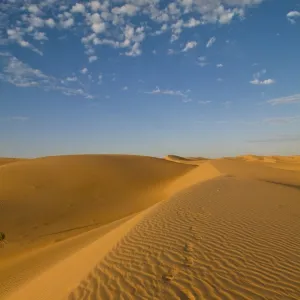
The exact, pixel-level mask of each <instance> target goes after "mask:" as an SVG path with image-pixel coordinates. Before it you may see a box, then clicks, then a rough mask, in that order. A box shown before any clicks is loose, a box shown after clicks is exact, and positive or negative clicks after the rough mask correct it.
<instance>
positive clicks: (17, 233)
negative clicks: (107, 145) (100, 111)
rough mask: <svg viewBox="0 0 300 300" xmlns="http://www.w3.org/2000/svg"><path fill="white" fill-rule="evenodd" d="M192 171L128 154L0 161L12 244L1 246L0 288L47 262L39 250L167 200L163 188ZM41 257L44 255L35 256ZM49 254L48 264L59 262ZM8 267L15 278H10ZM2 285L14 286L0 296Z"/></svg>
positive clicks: (0, 217) (4, 218)
mask: <svg viewBox="0 0 300 300" xmlns="http://www.w3.org/2000/svg"><path fill="white" fill-rule="evenodd" d="M190 169H193V167H191V166H185V165H180V164H175V163H172V162H168V161H165V160H162V159H156V158H151V157H141V156H140V157H139V156H124V155H123V156H120V155H83V156H59V157H45V158H38V159H32V160H24V161H19V162H14V163H7V164H5V165H2V166H1V167H0V183H1V185H0V202H1V210H0V230H1V231H3V232H5V233H6V236H7V240H8V244H7V245H6V246H5V248H2V249H0V250H1V256H0V274H1V275H0V286H1V283H3V284H4V282H5V284H6V285H7V284H8V285H12V287H13V285H14V284H15V283H14V282H13V281H19V280H21V279H22V280H23V279H24V276H23V275H22V276H21V277H22V278H20V276H19V275H18V276H17V277H18V279H16V278H15V276H16V274H17V273H19V271H20V272H21V271H22V272H23V271H24V270H25V269H26V268H30V269H34V267H35V266H33V265H32V264H33V263H32V262H33V261H35V264H36V265H44V266H46V265H45V262H44V259H43V258H45V257H44V256H43V255H41V254H39V253H38V251H39V249H40V248H44V247H45V246H49V245H52V244H56V243H57V242H60V241H63V240H65V239H67V238H70V237H72V236H76V235H78V234H80V233H84V232H86V231H88V230H91V229H93V228H98V227H99V226H102V225H105V224H108V223H111V222H113V221H116V220H119V219H121V218H124V217H127V216H130V215H133V214H135V213H137V212H139V211H142V210H144V209H145V208H147V207H150V206H151V205H153V204H155V203H156V202H158V201H161V200H162V199H165V197H166V195H165V193H164V191H163V187H164V186H165V185H166V184H168V183H169V182H171V181H172V180H174V179H176V178H177V177H178V176H180V175H183V174H185V173H186V172H187V171H188V170H190ZM50 252H51V251H50ZM50 252H49V253H50ZM37 256H38V257H40V256H41V257H43V258H41V259H37V260H33V259H32V257H37ZM48 256H49V259H47V261H48V262H49V263H50V262H51V263H52V262H53V261H55V260H53V259H51V257H52V254H49V255H48ZM28 263H29V265H28ZM4 270H5V272H6V273H7V274H11V277H12V278H14V279H12V280H7V277H9V276H6V275H4ZM9 270H11V271H9ZM18 270H19V271H18ZM4 289H6V290H8V289H10V288H9V287H8V286H5V287H3V288H0V297H1V293H2V292H3V290H4Z"/></svg>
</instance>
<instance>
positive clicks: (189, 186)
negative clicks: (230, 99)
mask: <svg viewBox="0 0 300 300" xmlns="http://www.w3.org/2000/svg"><path fill="white" fill-rule="evenodd" d="M0 232H3V233H5V236H6V239H5V241H4V242H3V243H2V244H1V245H2V247H1V248H0V299H7V300H20V299H24V300H26V299H28V300H83V299H88V300H95V299H157V300H160V299H162V300H168V299H178V300H179V299H189V300H191V299H251V300H252V299H269V300H277V299H278V300H279V299H300V156H289V157H287V156H256V155H244V156H238V157H230V158H229V157H228V158H220V159H206V158H204V157H180V156H177V155H169V156H167V157H165V158H164V159H161V158H153V157H145V156H134V155H69V156H51V157H50V156H49V157H42V158H36V159H15V158H0Z"/></svg>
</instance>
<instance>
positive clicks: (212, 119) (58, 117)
mask: <svg viewBox="0 0 300 300" xmlns="http://www.w3.org/2000/svg"><path fill="white" fill-rule="evenodd" d="M299 53H300V3H299V1H297V0H289V1H281V0H176V1H159V0H127V1H123V0H117V1H81V2H76V1H68V0H65V1H58V0H44V1H28V0H27V1H20V0H4V1H1V3H0V141H1V142H0V157H1V156H9V157H10V156H17V157H36V156H46V155H58V154H75V153H134V154H144V155H153V156H164V155H166V154H170V153H172V154H178V155H203V156H209V157H220V156H234V155H238V154H243V153H255V154H283V155H286V154H299V153H300V72H299V70H300V58H299Z"/></svg>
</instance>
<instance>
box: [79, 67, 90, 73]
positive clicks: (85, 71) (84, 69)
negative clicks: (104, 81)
mask: <svg viewBox="0 0 300 300" xmlns="http://www.w3.org/2000/svg"><path fill="white" fill-rule="evenodd" d="M87 72H88V69H87V68H83V69H82V70H81V71H80V73H81V74H86V73H87Z"/></svg>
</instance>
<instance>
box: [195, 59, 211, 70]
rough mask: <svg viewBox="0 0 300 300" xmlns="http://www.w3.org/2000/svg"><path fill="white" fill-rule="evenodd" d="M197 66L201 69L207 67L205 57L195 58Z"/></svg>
mask: <svg viewBox="0 0 300 300" xmlns="http://www.w3.org/2000/svg"><path fill="white" fill-rule="evenodd" d="M196 63H197V65H198V66H200V67H201V68H203V67H205V66H207V65H208V62H207V58H206V56H199V57H198V58H197V62H196Z"/></svg>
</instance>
